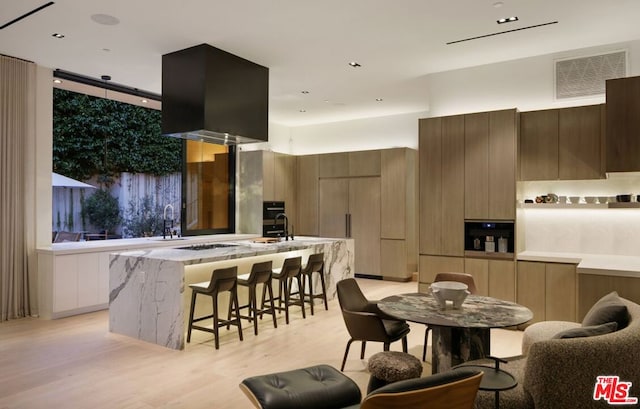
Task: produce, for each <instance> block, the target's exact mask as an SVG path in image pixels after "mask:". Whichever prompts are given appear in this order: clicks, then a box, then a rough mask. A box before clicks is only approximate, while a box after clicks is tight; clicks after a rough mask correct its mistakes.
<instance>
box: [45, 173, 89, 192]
mask: <svg viewBox="0 0 640 409" xmlns="http://www.w3.org/2000/svg"><path fill="white" fill-rule="evenodd" d="M51 186H53V187H86V188H92V189H95V188H96V187H95V186H92V185H89V184H87V183H84V182H80V181H79V180H75V179H71V178H70V177H66V176H64V175H60V174H58V173H55V172H51Z"/></svg>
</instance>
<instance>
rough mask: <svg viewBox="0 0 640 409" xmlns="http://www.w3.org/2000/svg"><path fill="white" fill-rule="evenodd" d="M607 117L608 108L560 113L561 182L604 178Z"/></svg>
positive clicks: (572, 110)
mask: <svg viewBox="0 0 640 409" xmlns="http://www.w3.org/2000/svg"><path fill="white" fill-rule="evenodd" d="M604 115H605V107H604V105H590V106H582V107H575V108H564V109H559V110H558V130H559V132H558V179H560V180H579V179H602V178H604V176H605V172H604V162H605V157H604V153H605V147H604V143H605V138H604V126H605V119H604Z"/></svg>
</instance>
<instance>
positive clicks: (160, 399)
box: [0, 279, 521, 409]
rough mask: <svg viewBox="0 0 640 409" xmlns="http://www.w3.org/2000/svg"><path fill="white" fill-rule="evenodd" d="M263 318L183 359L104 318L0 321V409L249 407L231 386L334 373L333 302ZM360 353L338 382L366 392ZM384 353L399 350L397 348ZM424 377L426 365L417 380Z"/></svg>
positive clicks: (416, 350)
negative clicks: (285, 374)
mask: <svg viewBox="0 0 640 409" xmlns="http://www.w3.org/2000/svg"><path fill="white" fill-rule="evenodd" d="M358 281H359V283H360V285H361V287H362V289H363V292H364V293H365V294H366V295H367V297H368V298H370V299H379V298H382V297H384V296H387V295H392V294H398V293H406V292H415V291H416V288H417V285H416V283H415V282H411V283H394V282H387V281H376V280H364V279H359V280H358ZM307 312H309V311H308V307H307ZM266 318H268V317H265V319H264V320H263V321H262V322H261V323H260V328H259V331H260V333H259V335H258V336H257V337H256V336H254V335H253V328H252V327H251V326H250V325H249V323H247V322H246V321H243V326H244V331H243V333H244V337H245V339H244V341H243V342H239V340H238V334H237V331H236V330H235V329H234V328H232V329H231V330H230V331H228V332H227V331H226V330H224V329H223V330H221V331H222V335H221V341H220V349H219V350H215V348H214V346H213V338H212V335H211V334H208V333H204V332H201V331H194V333H193V335H192V340H191V343H190V344H188V345H187V348H186V349H185V350H184V351H174V350H170V349H166V348H163V347H160V346H156V345H152V344H148V343H145V342H142V341H138V340H134V339H131V338H128V337H125V336H121V335H117V334H112V333H110V332H109V330H108V311H100V312H96V313H91V314H84V315H80V316H75V317H70V318H65V319H60V320H53V321H46V320H40V319H36V318H28V319H22V320H15V321H9V322H5V323H2V324H0V368H1V370H0V408H2V409H6V408H11V409H14V408H24V409H38V408H66V409H71V408H91V409H99V408H123V409H130V408H190V409H197V408H208V409H212V408H215V409H224V408H234V409H236V408H251V407H252V406H251V405H250V403H249V401H248V400H247V398H246V397H245V396H244V395H243V394H242V392H241V391H240V389H239V388H238V384H239V383H240V381H241V380H242V379H244V378H246V377H248V376H253V375H258V374H264V373H270V372H277V371H284V370H290V369H295V368H301V367H305V366H310V365H315V364H320V363H326V364H329V365H332V366H334V367H336V368H340V363H341V360H342V355H343V353H344V348H345V345H346V343H347V341H348V339H349V337H348V335H347V332H346V329H345V327H344V323H343V321H342V315H341V314H340V307H339V305H338V302H337V300H332V301H330V303H329V311H325V310H324V308H323V307H321V306H320V305H318V306H317V308H316V314H315V316H313V317H311V316H307V319H306V320H303V319H302V315H301V314H300V312H299V310H298V309H297V308H293V309H292V313H291V323H290V324H289V325H285V323H284V316H283V315H282V316H280V318H279V319H278V328H277V329H274V328H273V324H272V322H271V321H269V320H267V319H266ZM411 325H412V331H411V333H410V334H409V349H410V351H409V352H410V353H413V354H414V355H416V356H418V357H421V354H422V343H423V337H424V326H422V325H418V324H411ZM520 343H521V333H520V332H518V331H507V330H494V332H493V333H492V353H493V354H494V355H498V356H511V355H517V354H519V353H520ZM359 349H360V345H359V343H355V344H354V345H353V347H352V351H351V353H350V355H349V360H348V361H347V366H346V368H345V374H346V375H347V376H349V377H351V378H352V379H354V380H355V381H356V382H357V383H358V384H359V385H360V387H361V389H362V390H363V391H364V390H365V389H366V384H367V381H368V373H367V372H366V359H367V358H368V357H370V356H371V355H372V354H374V353H376V352H379V351H381V350H382V345H381V344H377V343H370V344H368V345H367V354H366V356H365V360H364V361H361V360H360V359H359ZM391 349H392V350H400V343H396V344H394V345H392V347H391ZM428 360H430V358H428ZM430 372H431V369H430V367H429V365H428V364H425V372H424V373H425V374H429V373H430Z"/></svg>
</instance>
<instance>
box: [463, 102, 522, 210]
mask: <svg viewBox="0 0 640 409" xmlns="http://www.w3.org/2000/svg"><path fill="white" fill-rule="evenodd" d="M516 123H517V111H516V110H515V109H510V110H503V111H494V112H483V113H477V114H469V115H465V117H464V125H465V129H464V142H465V147H464V161H465V177H464V187H465V190H464V204H465V206H464V209H465V211H464V216H465V218H466V219H492V220H513V219H515V201H516V140H517V126H516Z"/></svg>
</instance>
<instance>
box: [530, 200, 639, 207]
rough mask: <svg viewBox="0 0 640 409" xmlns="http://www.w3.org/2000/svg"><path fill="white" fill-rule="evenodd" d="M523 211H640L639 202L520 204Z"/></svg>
mask: <svg viewBox="0 0 640 409" xmlns="http://www.w3.org/2000/svg"><path fill="white" fill-rule="evenodd" d="M519 206H520V208H521V209H640V203H639V202H614V203H520V204H519Z"/></svg>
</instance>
